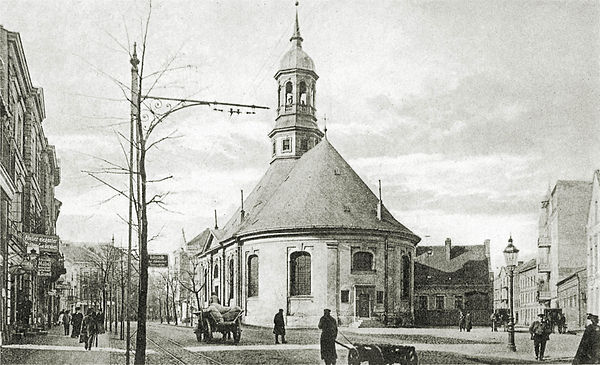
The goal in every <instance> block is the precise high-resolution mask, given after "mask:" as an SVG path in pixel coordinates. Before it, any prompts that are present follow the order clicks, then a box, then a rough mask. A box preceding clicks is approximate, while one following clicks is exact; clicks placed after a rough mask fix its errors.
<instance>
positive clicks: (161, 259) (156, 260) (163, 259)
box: [148, 254, 169, 267]
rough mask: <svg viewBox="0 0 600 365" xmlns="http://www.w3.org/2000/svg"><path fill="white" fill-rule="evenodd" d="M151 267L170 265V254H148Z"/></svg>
mask: <svg viewBox="0 0 600 365" xmlns="http://www.w3.org/2000/svg"><path fill="white" fill-rule="evenodd" d="M148 266H149V267H169V255H153V254H150V255H148Z"/></svg>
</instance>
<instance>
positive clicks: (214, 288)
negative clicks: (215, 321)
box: [212, 264, 221, 299]
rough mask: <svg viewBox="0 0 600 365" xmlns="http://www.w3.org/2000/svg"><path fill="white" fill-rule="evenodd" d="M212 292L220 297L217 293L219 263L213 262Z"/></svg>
mask: <svg viewBox="0 0 600 365" xmlns="http://www.w3.org/2000/svg"><path fill="white" fill-rule="evenodd" d="M212 284H213V292H214V293H215V294H216V295H217V297H219V298H220V299H221V295H220V294H219V264H215V267H214V268H213V283H212Z"/></svg>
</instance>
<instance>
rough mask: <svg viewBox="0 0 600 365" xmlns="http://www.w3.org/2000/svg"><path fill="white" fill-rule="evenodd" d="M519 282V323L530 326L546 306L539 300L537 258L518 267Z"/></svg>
mask: <svg viewBox="0 0 600 365" xmlns="http://www.w3.org/2000/svg"><path fill="white" fill-rule="evenodd" d="M515 274H516V275H517V276H516V278H515V280H517V278H518V282H519V303H518V306H517V307H516V308H517V310H518V313H519V321H518V323H519V324H522V325H526V326H529V325H530V324H531V323H533V321H535V320H537V319H538V317H537V315H538V314H539V313H544V306H543V305H541V304H540V302H539V301H538V272H537V262H536V260H535V259H532V260H529V261H527V262H525V263H523V264H522V265H520V266H519V267H518V270H516V273H515Z"/></svg>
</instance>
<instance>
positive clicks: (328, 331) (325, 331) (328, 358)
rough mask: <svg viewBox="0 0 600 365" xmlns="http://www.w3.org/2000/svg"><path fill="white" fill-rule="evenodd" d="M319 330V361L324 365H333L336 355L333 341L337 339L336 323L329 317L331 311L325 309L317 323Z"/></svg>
mask: <svg viewBox="0 0 600 365" xmlns="http://www.w3.org/2000/svg"><path fill="white" fill-rule="evenodd" d="M319 329H320V330H321V359H323V360H325V365H335V361H336V359H337V353H336V351H335V339H336V337H337V322H336V320H335V319H334V318H333V317H332V316H331V310H329V309H325V310H324V311H323V317H321V320H320V321H319Z"/></svg>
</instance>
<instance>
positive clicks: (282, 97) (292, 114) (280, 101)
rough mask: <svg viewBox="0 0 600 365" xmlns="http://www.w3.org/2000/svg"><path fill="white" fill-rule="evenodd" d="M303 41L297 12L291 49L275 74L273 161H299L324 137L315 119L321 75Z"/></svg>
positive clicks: (271, 134)
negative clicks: (275, 114) (317, 85)
mask: <svg viewBox="0 0 600 365" xmlns="http://www.w3.org/2000/svg"><path fill="white" fill-rule="evenodd" d="M296 5H297V3H296ZM302 41H304V39H303V38H302V36H301V35H300V24H299V22H298V10H296V21H295V23H294V32H293V34H292V37H291V38H290V42H291V43H292V46H291V48H290V50H288V51H287V52H286V53H285V54H284V55H283V57H282V58H281V63H280V67H279V71H277V73H276V74H275V80H277V84H278V89H277V119H276V121H275V127H274V128H273V130H272V131H271V133H269V138H271V143H272V146H273V150H272V158H273V161H274V160H277V159H281V158H300V157H301V156H302V154H304V152H306V151H308V150H309V149H310V148H312V147H314V146H315V145H316V144H317V143H319V141H320V140H321V138H322V137H323V133H322V132H321V131H320V130H319V127H318V126H317V118H316V117H315V112H316V108H315V101H316V98H315V95H316V81H317V79H318V78H319V76H318V75H317V74H316V72H315V65H314V63H313V60H312V59H311V58H310V57H309V56H308V54H306V52H304V50H303V49H302Z"/></svg>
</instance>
